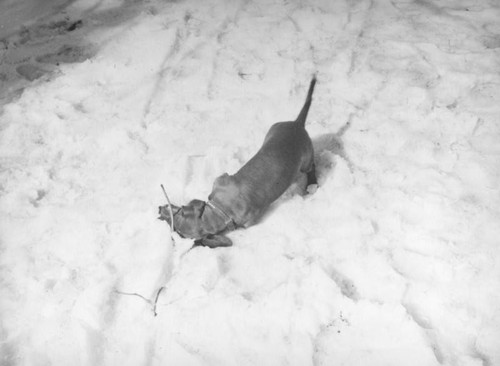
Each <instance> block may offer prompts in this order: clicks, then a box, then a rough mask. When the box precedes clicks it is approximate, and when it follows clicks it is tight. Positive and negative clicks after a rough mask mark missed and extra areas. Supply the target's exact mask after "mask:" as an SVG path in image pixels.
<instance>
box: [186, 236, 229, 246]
mask: <svg viewBox="0 0 500 366" xmlns="http://www.w3.org/2000/svg"><path fill="white" fill-rule="evenodd" d="M231 245H233V242H232V241H231V239H229V238H228V237H227V236H224V235H217V234H208V235H206V236H204V237H203V238H201V239H197V240H195V242H194V246H202V247H209V248H218V247H230V246H231Z"/></svg>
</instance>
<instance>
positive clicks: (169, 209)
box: [160, 184, 174, 240]
mask: <svg viewBox="0 0 500 366" xmlns="http://www.w3.org/2000/svg"><path fill="white" fill-rule="evenodd" d="M160 186H161V189H162V190H163V194H164V195H165V198H166V199H167V203H168V211H169V213H170V235H172V234H173V233H174V213H173V211H172V204H171V203H170V200H169V199H168V194H167V191H166V190H165V187H163V184H160ZM172 240H173V237H172Z"/></svg>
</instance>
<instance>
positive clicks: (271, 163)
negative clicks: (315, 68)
mask: <svg viewBox="0 0 500 366" xmlns="http://www.w3.org/2000/svg"><path fill="white" fill-rule="evenodd" d="M315 84H316V78H315V77H313V79H312V80H311V83H310V85H309V91H308V93H307V97H306V101H305V103H304V105H303V107H302V109H301V111H300V113H299V115H298V117H297V119H296V120H295V121H293V122H278V123H275V124H274V125H272V126H271V128H270V129H269V132H268V133H267V135H266V137H265V139H264V143H263V145H262V147H261V148H260V150H259V151H258V152H257V154H255V156H254V157H252V159H250V160H249V161H248V162H247V163H246V164H245V165H244V166H243V167H242V168H241V169H240V170H239V171H238V172H237V173H236V174H235V175H234V178H235V179H236V181H239V182H243V184H241V186H242V187H243V189H244V190H243V192H242V193H243V194H244V195H245V196H246V197H247V199H248V200H250V201H251V202H252V204H253V205H254V206H255V207H258V208H259V209H266V208H267V207H268V206H269V205H270V204H271V203H272V202H273V201H275V200H276V199H277V198H278V197H279V196H281V195H282V194H283V193H284V192H285V191H286V190H287V188H288V187H289V186H290V185H291V184H292V183H293V182H294V181H295V180H296V179H297V178H298V176H299V175H300V174H301V173H308V172H310V171H311V169H313V168H314V161H313V156H314V153H313V147H312V143H311V139H310V138H309V135H308V133H307V131H306V130H305V128H304V126H305V121H306V118H307V114H308V112H309V108H310V106H311V102H312V94H313V92H314V86H315ZM256 214H257V213H256Z"/></svg>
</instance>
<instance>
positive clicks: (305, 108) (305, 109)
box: [295, 75, 316, 127]
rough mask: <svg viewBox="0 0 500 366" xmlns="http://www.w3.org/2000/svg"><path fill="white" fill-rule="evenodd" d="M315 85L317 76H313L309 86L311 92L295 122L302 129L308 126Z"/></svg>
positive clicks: (308, 93)
mask: <svg viewBox="0 0 500 366" xmlns="http://www.w3.org/2000/svg"><path fill="white" fill-rule="evenodd" d="M315 85H316V75H313V78H312V80H311V84H309V91H308V92H307V98H306V102H305V103H304V106H303V107H302V110H301V111H300V113H299V115H298V117H297V119H296V120H295V122H296V123H299V124H300V125H301V126H302V127H304V126H305V124H306V118H307V112H309V107H310V106H311V102H312V95H313V92H314V86H315Z"/></svg>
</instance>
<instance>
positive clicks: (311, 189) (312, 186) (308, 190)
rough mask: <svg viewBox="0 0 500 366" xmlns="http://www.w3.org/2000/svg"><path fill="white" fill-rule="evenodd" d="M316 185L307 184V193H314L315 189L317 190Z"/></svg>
mask: <svg viewBox="0 0 500 366" xmlns="http://www.w3.org/2000/svg"><path fill="white" fill-rule="evenodd" d="M318 187H319V186H318V184H316V183H315V184H309V185H308V186H307V189H306V191H307V194H314V193H316V191H317V190H318Z"/></svg>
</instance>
